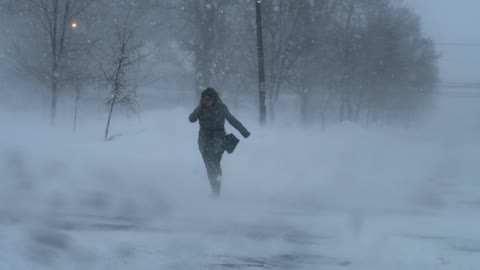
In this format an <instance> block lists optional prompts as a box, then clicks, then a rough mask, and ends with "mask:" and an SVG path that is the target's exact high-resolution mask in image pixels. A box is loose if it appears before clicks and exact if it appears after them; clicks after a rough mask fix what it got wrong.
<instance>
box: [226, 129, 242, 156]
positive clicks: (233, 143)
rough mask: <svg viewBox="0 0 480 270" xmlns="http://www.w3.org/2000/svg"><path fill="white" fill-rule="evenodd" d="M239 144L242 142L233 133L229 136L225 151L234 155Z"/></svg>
mask: <svg viewBox="0 0 480 270" xmlns="http://www.w3.org/2000/svg"><path fill="white" fill-rule="evenodd" d="M239 142H240V140H239V139H238V138H237V137H236V136H235V135H233V134H232V133H230V134H227V135H226V136H225V141H224V147H225V151H227V153H229V154H231V153H233V151H235V148H236V147H237V145H238V143H239Z"/></svg>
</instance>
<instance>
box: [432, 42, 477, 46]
mask: <svg viewBox="0 0 480 270" xmlns="http://www.w3.org/2000/svg"><path fill="white" fill-rule="evenodd" d="M436 44H437V45H440V46H448V47H480V43H468V42H437V43H436Z"/></svg>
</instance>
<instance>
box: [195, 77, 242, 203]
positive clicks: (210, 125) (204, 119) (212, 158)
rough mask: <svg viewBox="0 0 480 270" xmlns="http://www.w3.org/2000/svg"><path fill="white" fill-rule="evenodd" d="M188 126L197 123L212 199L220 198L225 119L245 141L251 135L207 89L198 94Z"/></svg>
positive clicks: (213, 91)
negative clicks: (199, 97)
mask: <svg viewBox="0 0 480 270" xmlns="http://www.w3.org/2000/svg"><path fill="white" fill-rule="evenodd" d="M189 120H190V122H191V123H195V122H197V120H198V122H199V125H200V131H199V135H198V146H199V149H200V153H201V154H202V158H203V162H204V163H205V167H206V168H207V175H208V179H209V180H210V185H211V187H212V191H213V194H214V195H215V196H218V195H220V188H221V184H222V168H221V166H220V163H221V161H222V156H223V153H224V152H225V138H226V136H227V135H226V133H225V120H227V121H228V122H229V123H230V125H232V126H233V127H234V128H235V129H237V130H238V131H239V132H240V134H242V136H243V137H244V138H248V137H249V136H250V132H249V131H248V130H247V129H246V128H245V127H244V126H243V125H242V123H240V121H238V120H237V118H235V117H234V116H233V115H232V114H231V113H230V111H229V110H228V107H227V105H225V104H224V103H223V102H222V100H221V99H220V97H219V95H218V93H217V91H215V90H214V89H213V88H211V87H209V88H207V89H206V90H205V91H203V92H202V94H201V99H200V104H199V105H198V107H197V108H195V110H194V111H193V112H192V113H191V114H190V117H189Z"/></svg>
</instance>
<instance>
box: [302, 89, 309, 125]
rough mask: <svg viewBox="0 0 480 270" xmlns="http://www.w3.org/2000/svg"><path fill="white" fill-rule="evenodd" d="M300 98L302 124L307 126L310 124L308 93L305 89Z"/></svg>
mask: <svg viewBox="0 0 480 270" xmlns="http://www.w3.org/2000/svg"><path fill="white" fill-rule="evenodd" d="M300 99H301V100H300V114H301V119H302V124H303V125H305V126H306V125H307V124H308V110H307V109H308V108H307V106H308V94H307V92H306V91H305V90H302V93H301V94H300Z"/></svg>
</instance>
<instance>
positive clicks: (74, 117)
mask: <svg viewBox="0 0 480 270" xmlns="http://www.w3.org/2000/svg"><path fill="white" fill-rule="evenodd" d="M77 91H78V90H77ZM79 101H80V95H79V94H78V92H77V96H76V97H75V112H74V114H73V133H75V132H76V131H77V112H78V102H79Z"/></svg>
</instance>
